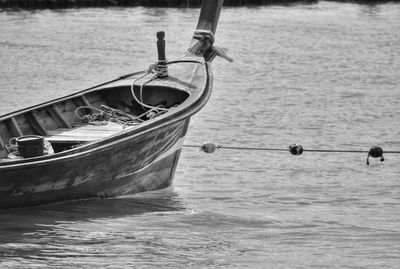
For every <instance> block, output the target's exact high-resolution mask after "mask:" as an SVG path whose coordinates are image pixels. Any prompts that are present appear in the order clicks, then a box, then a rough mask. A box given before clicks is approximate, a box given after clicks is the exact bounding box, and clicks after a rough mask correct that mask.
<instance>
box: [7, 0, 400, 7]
mask: <svg viewBox="0 0 400 269" xmlns="http://www.w3.org/2000/svg"><path fill="white" fill-rule="evenodd" d="M328 1H329V0H328ZM334 1H335V2H347V3H360V4H372V5H375V4H382V3H393V2H400V0H334ZM317 2H318V0H225V1H224V5H225V6H254V5H257V6H258V5H290V4H313V3H317ZM200 3H201V0H134V1H130V0H0V9H4V8H25V9H41V8H75V7H107V6H110V7H112V6H152V7H198V6H200Z"/></svg>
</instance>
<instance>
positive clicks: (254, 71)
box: [0, 2, 400, 268]
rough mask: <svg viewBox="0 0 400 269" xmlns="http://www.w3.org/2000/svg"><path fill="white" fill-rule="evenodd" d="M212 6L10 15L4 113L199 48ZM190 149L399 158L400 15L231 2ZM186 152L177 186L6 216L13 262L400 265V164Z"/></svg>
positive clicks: (0, 96)
mask: <svg viewBox="0 0 400 269" xmlns="http://www.w3.org/2000/svg"><path fill="white" fill-rule="evenodd" d="M198 13H199V12H198V10H197V9H173V8H171V9H158V8H141V7H135V8H110V9H101V8H91V9H68V10H56V11H54V10H52V11H51V10H40V11H3V12H0V59H1V65H0V113H1V114H3V113H6V112H10V111H13V110H15V109H19V108H23V107H26V106H29V105H33V104H36V103H37V102H43V101H46V100H49V99H52V98H55V97H59V96H62V95H65V94H68V93H73V92H75V91H77V90H81V89H84V88H85V87H89V86H92V85H94V84H97V83H100V82H104V81H107V80H110V79H113V78H116V77H118V76H120V75H121V74H125V73H130V72H132V71H137V70H142V69H145V68H146V67H147V66H148V65H149V64H151V63H152V62H154V61H155V59H156V46H155V40H156V38H155V33H156V32H157V31H159V30H165V31H166V40H167V57H168V58H169V59H174V58H176V57H179V56H180V55H182V53H183V52H184V50H185V48H186V46H187V45H188V42H189V39H190V36H191V33H192V31H193V29H194V27H195V25H196V23H197V21H196V20H197V16H198ZM216 43H217V44H219V45H221V46H224V47H226V48H228V49H229V53H230V55H231V56H232V57H234V59H235V62H234V63H233V64H230V63H228V62H225V61H223V60H222V59H216V60H215V61H214V63H213V66H214V69H215V83H214V92H213V95H212V97H211V99H210V101H209V103H208V104H207V106H206V107H205V108H204V109H203V110H202V111H201V112H199V113H198V114H197V115H196V116H194V117H193V119H192V122H191V126H190V128H189V132H188V135H187V138H186V143H187V144H201V143H202V142H204V141H213V142H215V143H218V144H223V145H227V146H245V147H275V148H286V147H288V146H289V145H290V144H292V143H299V144H301V145H303V147H304V148H306V149H346V150H368V149H369V148H370V146H372V145H379V146H381V147H383V149H384V150H400V140H399V138H400V125H399V124H398V123H399V122H400V106H399V104H398V103H399V100H400V5H399V4H384V5H377V6H367V5H355V4H339V3H331V2H320V3H318V4H315V5H295V6H287V7H282V6H271V7H267V6H264V7H252V8H226V9H224V10H223V13H222V14H221V18H220V24H219V26H218V30H217V35H216ZM366 157H367V156H366V154H346V153H341V154H339V153H309V152H308V153H305V154H303V155H302V156H297V157H295V156H291V155H290V154H289V153H285V152H262V151H244V150H242V151H240V150H236V151H234V150H228V149H221V150H219V151H218V152H216V153H214V154H212V155H205V154H201V153H200V152H198V150H197V149H191V148H187V149H184V150H183V152H182V155H181V159H180V163H179V165H178V168H177V171H176V176H175V180H174V185H173V187H172V188H169V189H167V190H163V191H160V192H155V193H147V194H140V195H136V196H131V197H126V198H119V199H109V200H91V201H78V202H68V203H60V204H53V205H48V206H42V207H36V208H26V209H14V210H6V211H2V212H0V257H1V258H0V266H1V267H5V268H7V267H19V268H20V267H33V268H35V267H37V268H42V267H46V266H49V267H59V268H76V267H84V268H94V267H109V268H126V267H139V268H155V267H162V268H177V267H178V268H190V267H193V268H204V267H210V268H313V267H314V268H398V267H399V264H400V224H399V223H400V198H399V197H400V196H399V193H400V183H399V174H400V155H399V154H397V155H395V154H385V161H384V162H380V161H379V160H378V159H373V160H371V165H370V166H366V164H365V162H366Z"/></svg>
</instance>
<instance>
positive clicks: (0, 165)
mask: <svg viewBox="0 0 400 269" xmlns="http://www.w3.org/2000/svg"><path fill="white" fill-rule="evenodd" d="M201 66H202V67H204V69H205V70H204V71H205V76H206V80H205V83H203V88H202V90H201V92H202V93H201V95H200V96H198V97H197V98H196V99H194V100H191V102H189V103H188V104H187V105H186V106H184V107H182V108H181V109H176V110H175V111H173V113H171V114H169V115H168V114H165V115H162V116H160V117H159V118H157V119H156V120H154V121H148V122H145V123H143V124H141V125H140V126H139V127H138V126H133V127H131V128H130V127H128V128H127V129H125V130H123V131H121V132H120V133H117V134H114V135H111V136H109V137H106V138H103V139H99V140H96V141H93V142H90V143H87V144H84V145H82V146H79V147H77V148H74V149H71V150H66V151H63V152H59V153H56V154H53V155H45V156H40V157H34V158H27V159H19V160H12V161H6V162H0V172H3V171H7V170H12V169H16V168H18V169H21V168H24V167H26V168H28V167H30V166H43V165H49V164H50V163H53V162H66V161H68V160H70V159H71V158H75V157H77V156H80V155H85V154H90V153H91V152H93V151H96V150H101V149H102V148H105V147H109V146H112V145H113V144H115V143H119V142H121V140H122V141H125V140H129V139H132V138H133V137H137V136H140V135H143V134H144V133H148V132H151V131H153V130H155V129H158V128H162V127H163V126H166V125H169V124H173V123H176V122H179V121H182V120H184V119H186V118H189V117H191V116H192V115H194V114H195V113H196V112H198V111H199V110H200V109H201V108H202V107H203V106H204V105H205V104H206V103H207V101H208V99H209V98H210V95H211V91H212V80H213V75H212V69H211V64H210V62H206V61H204V60H203V63H202V64H201ZM100 87H101V86H100ZM100 87H92V88H89V89H86V90H82V91H79V92H77V93H73V94H70V95H67V96H64V97H61V98H58V99H55V100H51V101H48V102H45V103H42V104H39V105H36V106H33V107H29V108H26V109H23V110H20V111H17V112H14V113H12V114H13V115H15V114H21V113H24V112H28V111H31V110H34V109H39V108H42V107H45V106H47V105H51V104H54V103H58V102H62V101H63V100H67V99H71V98H74V97H78V96H80V95H82V94H86V93H90V92H93V91H97V90H99V89H101V88H100ZM179 90H180V89H179ZM11 117H12V116H11ZM1 119H2V118H0V120H1Z"/></svg>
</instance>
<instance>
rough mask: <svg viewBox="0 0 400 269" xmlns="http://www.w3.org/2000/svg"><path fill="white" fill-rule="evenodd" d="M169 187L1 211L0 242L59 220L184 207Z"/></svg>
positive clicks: (95, 217)
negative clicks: (114, 196) (127, 194)
mask: <svg viewBox="0 0 400 269" xmlns="http://www.w3.org/2000/svg"><path fill="white" fill-rule="evenodd" d="M183 204H184V203H183V201H182V200H181V199H180V198H179V196H178V194H177V193H176V192H175V191H174V190H172V189H171V188H168V189H165V190H161V191H156V192H149V193H143V194H138V195H133V196H126V197H121V198H112V199H91V200H79V201H70V202H62V203H55V204H48V205H43V206H36V207H25V208H16V209H6V210H1V211H0V243H4V242H7V241H8V242H10V241H14V240H15V239H16V237H18V236H19V235H20V236H22V235H24V234H27V233H32V232H35V231H36V230H38V229H40V230H43V228H44V227H46V226H47V225H48V226H49V227H50V226H52V225H55V224H57V223H62V222H78V221H79V222H84V221H92V220H96V219H106V218H109V219H115V218H123V217H127V216H135V215H142V214H146V213H157V212H171V211H183V210H185V207H184V205H183Z"/></svg>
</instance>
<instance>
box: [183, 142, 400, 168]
mask: <svg viewBox="0 0 400 269" xmlns="http://www.w3.org/2000/svg"><path fill="white" fill-rule="evenodd" d="M183 147H186V148H198V149H199V150H200V151H203V152H206V153H213V152H215V150H217V149H233V150H253V151H283V152H288V151H289V152H290V153H291V154H292V155H301V154H302V153H303V152H323V153H368V157H367V165H369V158H370V157H372V158H380V160H381V161H384V160H385V159H384V157H383V149H382V148H381V147H378V146H373V147H371V148H370V150H343V149H304V148H303V147H302V146H301V145H299V144H292V145H290V146H289V147H288V148H287V149H283V148H266V147H239V146H223V145H218V144H215V143H211V142H207V143H203V145H191V144H185V145H183ZM385 153H388V154H400V151H398V150H390V151H385Z"/></svg>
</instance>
